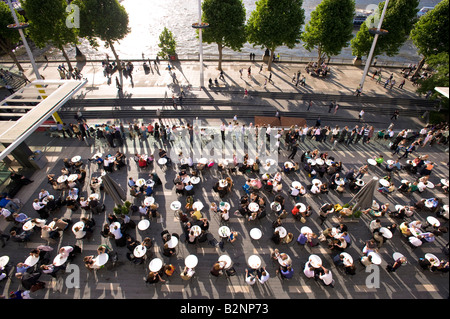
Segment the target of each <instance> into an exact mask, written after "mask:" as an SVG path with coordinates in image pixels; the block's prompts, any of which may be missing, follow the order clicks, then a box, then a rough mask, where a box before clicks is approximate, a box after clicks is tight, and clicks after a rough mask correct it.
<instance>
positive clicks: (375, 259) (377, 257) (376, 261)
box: [367, 251, 381, 265]
mask: <svg viewBox="0 0 450 319" xmlns="http://www.w3.org/2000/svg"><path fill="white" fill-rule="evenodd" d="M367 256H372V263H373V264H374V265H379V264H381V257H380V255H378V254H377V253H376V252H373V251H372V252H370V253H368V254H367Z"/></svg>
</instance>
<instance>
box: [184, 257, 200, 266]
mask: <svg viewBox="0 0 450 319" xmlns="http://www.w3.org/2000/svg"><path fill="white" fill-rule="evenodd" d="M197 264H198V258H197V256H195V255H189V256H187V257H186V258H185V259H184V265H185V266H186V267H188V268H191V269H192V268H195V266H197Z"/></svg>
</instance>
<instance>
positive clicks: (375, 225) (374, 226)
mask: <svg viewBox="0 0 450 319" xmlns="http://www.w3.org/2000/svg"><path fill="white" fill-rule="evenodd" d="M380 228H381V223H380V220H379V219H375V220H372V221H371V222H370V224H369V229H370V232H371V233H373V232H374V231H376V230H378V229H380Z"/></svg>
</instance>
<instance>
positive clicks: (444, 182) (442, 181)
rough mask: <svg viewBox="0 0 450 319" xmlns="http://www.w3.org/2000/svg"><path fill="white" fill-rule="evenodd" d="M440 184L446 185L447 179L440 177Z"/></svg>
mask: <svg viewBox="0 0 450 319" xmlns="http://www.w3.org/2000/svg"><path fill="white" fill-rule="evenodd" d="M441 184H442V185H445V186H447V187H448V179H445V178H442V179H441Z"/></svg>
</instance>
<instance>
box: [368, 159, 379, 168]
mask: <svg viewBox="0 0 450 319" xmlns="http://www.w3.org/2000/svg"><path fill="white" fill-rule="evenodd" d="M367 163H369V164H370V165H372V166H376V165H377V161H376V160H374V159H373V158H369V159H368V160H367Z"/></svg>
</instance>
